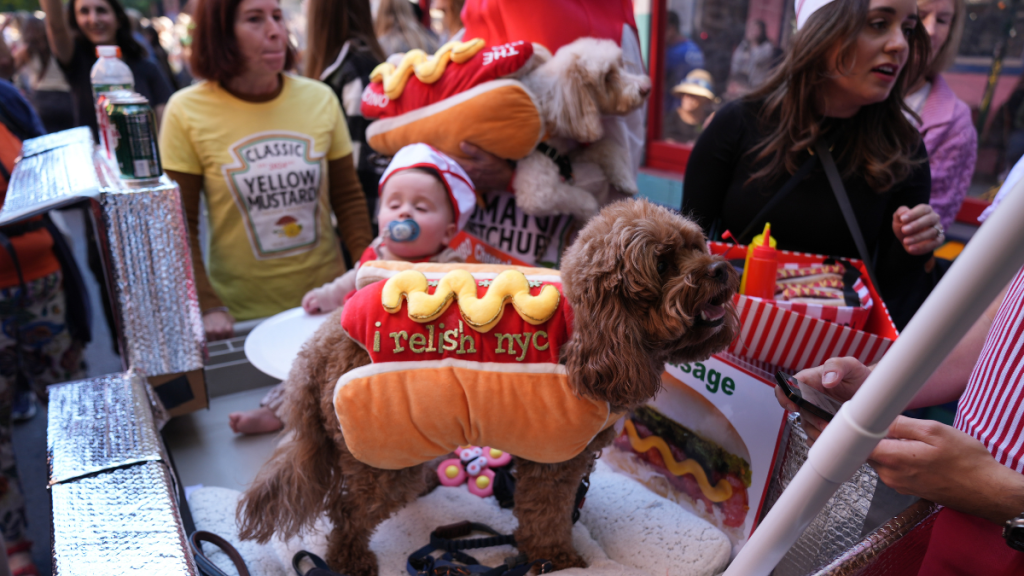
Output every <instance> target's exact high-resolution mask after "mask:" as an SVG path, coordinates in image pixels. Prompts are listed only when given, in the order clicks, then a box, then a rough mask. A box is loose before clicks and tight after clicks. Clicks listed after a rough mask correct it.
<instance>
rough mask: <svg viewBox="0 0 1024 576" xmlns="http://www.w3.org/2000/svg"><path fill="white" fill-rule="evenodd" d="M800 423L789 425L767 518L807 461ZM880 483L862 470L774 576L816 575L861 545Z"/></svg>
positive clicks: (767, 502) (842, 488) (866, 468)
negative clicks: (822, 568)
mask: <svg viewBox="0 0 1024 576" xmlns="http://www.w3.org/2000/svg"><path fill="white" fill-rule="evenodd" d="M799 420H800V417H799V415H797V414H791V415H790V416H789V420H788V422H787V424H786V428H787V436H788V440H786V441H785V450H784V451H783V452H781V454H780V459H779V461H778V462H777V463H776V471H775V473H774V474H773V475H772V481H771V484H770V485H769V487H768V495H767V497H766V499H765V508H764V512H763V514H766V513H767V511H768V510H770V509H771V506H772V505H774V504H775V502H776V501H777V500H778V499H779V496H781V495H782V492H783V490H785V489H786V486H788V485H789V483H790V481H792V480H793V478H794V477H795V476H796V473H797V471H799V470H800V467H801V466H803V464H804V462H805V461H806V460H807V452H808V450H809V449H808V447H807V433H806V432H804V430H803V427H801V426H800V421H799ZM877 482H878V475H877V474H875V471H874V470H872V469H871V467H870V466H868V465H867V464H865V465H863V466H861V467H860V469H859V470H858V471H857V472H856V473H855V474H854V475H853V478H851V479H849V480H847V481H846V482H845V483H843V485H842V486H840V487H839V490H838V491H837V492H836V494H835V495H834V496H833V497H832V498H831V499H830V500H829V501H828V502H827V503H826V504H825V507H824V508H823V509H822V510H821V512H820V513H818V515H817V516H816V517H815V518H814V520H813V521H811V524H810V525H809V526H808V527H807V529H806V530H805V531H804V533H803V534H802V535H801V536H800V538H799V539H798V540H797V541H796V543H795V544H794V545H793V547H792V548H790V549H789V552H787V553H786V555H785V556H784V557H783V558H782V560H781V561H780V562H779V564H778V566H776V567H775V571H774V572H772V574H773V576H803V575H805V574H812V573H814V572H816V571H817V570H819V569H820V568H821V567H823V566H825V565H827V564H829V563H830V562H832V561H833V560H835V559H836V558H837V557H839V556H840V555H841V554H843V553H844V552H846V551H847V550H849V549H851V548H853V547H854V546H855V545H856V544H858V543H859V542H860V540H861V533H862V531H863V529H864V519H865V518H866V517H867V514H868V509H869V508H870V507H871V499H872V497H873V496H874V494H875V485H876V484H877ZM762 517H763V516H762Z"/></svg>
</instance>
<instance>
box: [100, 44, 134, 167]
mask: <svg viewBox="0 0 1024 576" xmlns="http://www.w3.org/2000/svg"><path fill="white" fill-rule="evenodd" d="M96 56H97V59H96V63H95V64H93V65H92V72H90V73H89V80H90V82H91V83H92V99H93V105H94V106H95V108H96V127H97V128H98V131H99V137H100V146H102V147H103V149H104V151H105V152H106V154H107V158H111V159H113V157H114V151H113V149H112V148H111V146H110V142H109V141H110V138H109V137H108V136H109V132H110V129H111V127H110V120H109V119H108V118H107V112H106V110H105V108H106V100H105V98H104V94H107V93H109V92H113V91H115V90H129V91H134V90H135V76H134V75H132V69H131V68H129V67H128V65H127V64H125V63H124V62H123V61H122V60H121V48H120V47H118V46H97V47H96Z"/></svg>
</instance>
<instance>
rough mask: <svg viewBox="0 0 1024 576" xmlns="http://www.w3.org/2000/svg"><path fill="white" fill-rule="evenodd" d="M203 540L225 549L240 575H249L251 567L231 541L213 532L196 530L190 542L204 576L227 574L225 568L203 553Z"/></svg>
mask: <svg viewBox="0 0 1024 576" xmlns="http://www.w3.org/2000/svg"><path fill="white" fill-rule="evenodd" d="M203 542H209V543H210V544H213V545H214V546H216V547H218V548H220V549H221V550H223V551H224V553H225V554H227V555H228V557H229V558H231V562H232V564H234V565H235V569H236V570H238V576H249V568H248V567H246V565H245V561H244V560H242V555H241V554H239V553H238V550H235V547H234V546H232V545H231V543H230V542H228V541H227V540H225V539H223V538H221V537H220V536H217V535H216V534H214V533H212V532H205V531H203V530H196V531H195V532H193V533H192V535H191V536H190V537H189V539H188V544H189V546H190V547H191V548H192V555H193V556H195V558H196V565H197V566H198V567H199V572H201V573H202V574H203V576H227V575H226V574H225V573H224V571H223V570H221V569H220V568H219V567H218V566H217V565H216V564H214V563H213V562H211V561H210V559H209V558H207V557H206V554H204V553H203Z"/></svg>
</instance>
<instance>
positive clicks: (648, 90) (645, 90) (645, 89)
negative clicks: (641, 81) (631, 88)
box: [640, 86, 651, 98]
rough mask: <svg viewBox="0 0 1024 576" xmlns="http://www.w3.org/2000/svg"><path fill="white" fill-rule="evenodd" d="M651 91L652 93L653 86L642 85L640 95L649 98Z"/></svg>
mask: <svg viewBox="0 0 1024 576" xmlns="http://www.w3.org/2000/svg"><path fill="white" fill-rule="evenodd" d="M650 93H651V87H650V86H642V87H640V97H641V98H647V95H648V94H650Z"/></svg>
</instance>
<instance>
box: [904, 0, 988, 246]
mask: <svg viewBox="0 0 1024 576" xmlns="http://www.w3.org/2000/svg"><path fill="white" fill-rule="evenodd" d="M917 12H918V16H919V17H920V18H921V24H922V25H923V26H924V28H925V30H927V31H928V36H929V38H930V39H931V59H930V60H929V61H928V68H927V71H926V72H925V74H924V76H923V77H922V78H921V79H920V80H918V81H917V82H916V83H914V85H913V86H911V87H910V88H909V89H908V90H907V96H906V98H905V100H906V102H907V106H908V107H909V108H910V109H911V110H913V111H914V113H916V114H917V115H918V116H919V117H920V119H921V122H920V123H919V124H918V123H917V120H916V119H914V118H911V121H912V122H914V124H915V125H916V126H917V128H918V130H920V131H921V136H923V137H924V145H925V148H927V149H928V162H929V164H931V169H932V193H931V200H930V202H929V203H930V204H931V205H932V208H934V209H935V212H936V213H938V215H939V218H940V219H941V223H942V227H943V229H945V228H948V227H949V225H950V224H952V223H953V221H954V220H955V219H956V214H957V212H959V211H960V205H961V204H963V201H964V197H965V196H967V188H969V187H970V185H971V176H972V175H973V174H974V164H975V161H977V159H978V133H977V132H976V131H975V130H974V124H973V123H972V122H971V109H970V108H969V107H968V106H967V104H965V103H964V102H963V100H960V99H959V98H957V97H956V94H954V93H953V90H952V89H951V88H950V87H949V84H946V81H945V80H944V79H943V78H942V71H943V70H945V69H946V68H949V66H950V65H952V64H953V60H954V59H956V53H957V50H958V49H959V48H960V38H962V37H963V33H964V20H965V18H964V16H966V0H918V2H917Z"/></svg>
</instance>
